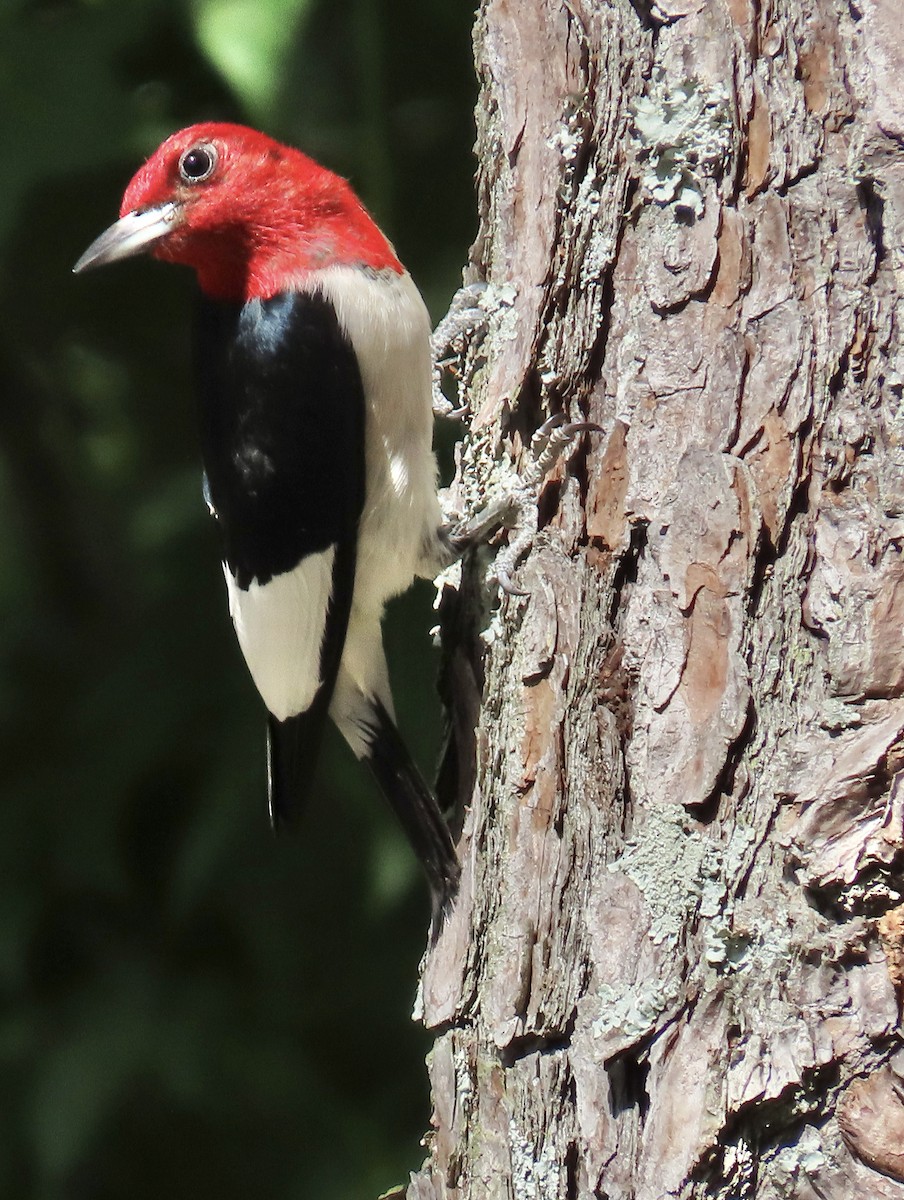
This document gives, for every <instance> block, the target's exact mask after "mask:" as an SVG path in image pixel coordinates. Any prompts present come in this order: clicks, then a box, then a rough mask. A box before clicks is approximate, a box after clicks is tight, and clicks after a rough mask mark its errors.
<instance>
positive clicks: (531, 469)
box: [442, 413, 603, 596]
mask: <svg viewBox="0 0 904 1200" xmlns="http://www.w3.org/2000/svg"><path fill="white" fill-rule="evenodd" d="M602 432H603V430H602V427H601V426H600V425H597V424H595V423H594V422H592V421H568V420H566V418H565V416H564V415H563V414H562V413H556V414H554V415H553V416H551V417H549V418H548V420H546V421H544V422H543V424H542V425H541V426H540V427H539V429H537V431H536V432H535V433H534V435H533V438H532V439H531V446H530V451H531V461H530V463H529V465H528V467H527V469H526V470H525V471H523V472H522V473H520V474H516V473H514V472H513V473H512V475H511V477H509V478H508V479H505V480H504V481H502V483H501V485H499V492H498V495H497V496H496V498H495V499H493V500H492V501H491V502H490V503H489V504H487V505H486V506H485V507H484V508H482V509H480V510H479V511H478V512H476V513H475V514H474V515H473V516H470V517H466V518H464V519H460V520H457V521H456V520H450V522H449V523H448V524H447V525H446V526H445V527H444V529H443V530H442V540H443V543H444V546H445V547H446V548H447V551H448V558H447V561H446V563H445V566H446V568H448V567H449V566H450V565H452V564H453V563H456V562H457V561H458V560H459V559H460V558H461V557H462V555H464V554H465V553H466V552H467V551H468V550H471V549H474V548H476V547H477V546H481V545H484V544H485V543H487V542H488V541H489V540H490V539H491V538H492V537H494V536H495V535H496V534H497V533H498V532H499V531H500V530H502V529H508V530H510V531H511V532H510V534H509V538H508V542H507V544H506V545H505V546H503V547H502V548H501V549H500V550H499V551H498V552H497V554H496V557H495V560H494V562H493V564H492V566H491V567H490V569H489V571H488V573H487V581H488V583H490V584H491V585H495V586H498V587H499V588H501V589H502V591H503V592H505V593H506V595H509V596H525V595H528V593H527V592H524V591H522V590H521V589H520V588H518V587H516V586H515V584H514V583H513V582H512V576H513V575H514V573H515V570H516V568H517V566H518V563H519V562H520V560H521V559H522V558H523V557H524V556H525V555H526V554H527V553H528V551H529V550H530V548H531V546H532V545H533V541H534V538H535V537H536V535H537V501H538V499H539V494H540V489H541V488H542V486H543V483H544V481H545V479H546V477H547V476H548V475H549V473H550V471H551V470H552V469H553V467H555V465H556V463H557V462H558V461H559V458H560V457H561V456H562V454H563V452H564V451H565V449H566V448H567V447H569V446H571V445H573V443H574V440H575V438H577V437H579V436H580V435H581V434H583V433H602Z"/></svg>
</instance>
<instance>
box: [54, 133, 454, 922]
mask: <svg viewBox="0 0 904 1200" xmlns="http://www.w3.org/2000/svg"><path fill="white" fill-rule="evenodd" d="M143 251H147V252H149V253H150V254H152V255H153V256H154V257H156V258H160V259H165V260H166V261H168V262H177V263H185V264H187V265H188V266H190V267H193V268H194V270H195V272H196V275H197V279H198V283H199V285H200V304H199V315H198V324H197V338H196V358H197V380H198V391H199V401H200V424H201V451H202V458H203V462H204V471H205V477H206V478H205V495H206V497H207V500H208V503H209V505H210V508H211V511H212V512H213V513H214V514H215V516H216V517H217V519H218V522H219V527H220V530H221V533H222V536H223V545H224V551H223V555H224V557H223V571H224V574H225V577H226V590H227V593H228V598H229V610H230V613H231V615H232V620H233V623H234V625H235V631H236V634H237V636H238V640H239V645H240V646H241V649H242V653H243V654H244V656H245V661H246V662H247V664H248V668H249V670H250V672H251V676H252V678H253V680H254V682H255V684H256V686H257V689H258V691H259V692H260V694H261V696H262V698H263V700H264V703H265V705H266V707H267V710H268V713H269V722H268V734H269V736H268V747H269V750H268V764H269V789H270V812H271V817H272V820H273V822H274V824H277V825H278V824H280V823H281V822H283V821H284V820H286V819H287V818H288V817H289V816H290V815H291V813H292V811H293V809H294V808H295V807H296V806H297V804H298V803H299V801H300V798H301V795H302V793H303V791H304V789H305V787H306V785H307V783H308V781H309V777H310V773H311V771H312V769H313V765H314V760H315V758H316V754H317V750H318V747H319V744H320V740H321V736H322V729H323V722H324V720H325V718H326V715H327V713H329V715H330V716H331V717H332V719H333V720H334V721H335V723H336V725H337V726H338V727H339V729H340V731H341V732H342V734H343V736H344V737H345V739H346V741H347V742H348V743H349V745H350V746H351V748H352V750H353V751H354V753H355V755H356V756H357V757H358V758H359V759H364V760H365V761H366V762H367V763H368V764H369V765H370V767H371V769H372V770H373V772H374V775H375V776H376V779H377V781H378V783H379V785H380V788H381V789H382V791H383V792H384V794H385V795H386V797H387V799H388V800H389V802H390V804H391V805H392V807H393V808H394V810H395V812H396V814H397V816H398V817H399V819H400V821H401V823H402V825H403V826H404V828H405V832H406V834H407V836H408V838H409V840H410V842H411V844H412V846H413V848H414V850H415V852H416V853H417V855H418V857H419V858H420V860H421V862H422V863H423V865H424V868H425V871H426V874H427V877H428V880H429V883H430V886H431V890H432V893H433V898H434V907H435V908H436V909H438V908H440V907H441V906H442V905H443V904H445V903H446V902H447V901H448V899H449V897H450V896H451V894H452V893H453V891H454V888H455V885H456V882H457V878H458V862H457V859H456V856H455V851H454V848H453V846H452V842H451V839H450V837H449V833H448V830H447V828H446V825H445V822H444V821H443V818H442V814H441V813H440V810H439V807H438V805H437V802H436V799H435V797H434V795H433V793H432V791H431V789H430V788H429V787H428V786H427V784H426V783H425V782H424V780H423V779H422V777H421V775H420V774H419V772H418V770H417V768H416V767H415V765H414V763H413V762H412V760H411V757H410V755H409V754H408V752H407V750H406V749H405V746H404V744H403V742H402V740H401V738H400V736H399V733H398V730H397V729H396V726H395V722H394V718H393V705H392V697H391V694H390V690H389V680H388V675H387V670H386V660H385V657H384V654H383V644H382V634H381V620H382V617H383V609H384V606H385V604H386V602H387V600H389V599H390V597H392V596H395V595H398V594H399V593H400V592H403V591H404V590H405V589H406V588H407V587H408V586H409V585H410V583H411V582H412V580H413V578H414V577H415V576H416V575H419V574H421V575H425V576H428V577H429V576H432V575H433V574H435V573H436V570H437V568H438V566H439V565H441V562H442V559H443V557H444V545H443V535H442V532H441V513H440V507H439V501H438V499H437V494H436V463H435V460H434V456H433V451H432V447H431V443H432V426H433V419H432V408H431V359H430V322H429V318H428V315H427V310H426V308H425V306H424V302H423V300H422V299H421V296H420V293H419V292H418V290H417V288H416V287H415V286H414V284H413V283H412V281H411V277H410V276H409V275H408V273H407V272H406V271H405V269H404V268H403V266H402V264H401V263H400V262H399V260H398V259H397V258H396V255H395V251H394V250H393V248H392V246H391V245H390V243H389V242H388V241H387V239H386V238H385V237H384V235H383V234H382V233H381V232H380V230H379V229H378V228H377V226H376V225H375V224H374V222H373V221H372V219H371V218H370V216H369V215H368V213H367V212H366V211H365V209H364V207H363V205H362V204H361V202H360V201H359V200H358V198H357V197H356V196H355V194H354V193H353V192H352V190H351V188H350V187H349V185H348V184H347V183H346V182H345V181H344V180H342V179H340V178H338V177H337V176H336V175H334V174H332V173H331V172H330V171H327V170H325V169H324V168H323V167H320V166H318V165H317V164H316V163H315V162H313V161H312V160H311V159H310V158H307V157H306V156H305V155H304V154H302V153H300V152H299V151H298V150H294V149H290V148H289V147H287V146H282V145H280V144H279V143H277V142H274V141H272V140H271V139H270V138H268V137H265V136H264V135H263V134H260V133H256V132H255V131H253V130H251V129H245V128H243V127H241V126H238V125H226V124H219V123H217V124H202V125H194V126H192V127H191V128H189V129H184V130H182V131H181V132H179V133H175V134H173V136H172V137H170V138H168V139H167V140H166V141H165V142H164V143H163V144H162V145H161V146H160V147H159V149H158V150H157V151H156V152H155V153H154V154H153V155H152V156H151V158H150V159H149V160H148V161H147V162H146V163H145V165H144V166H143V167H142V168H141V170H139V171H138V173H137V174H136V175H135V177H134V179H133V180H132V182H131V183H130V184H129V186H128V188H127V189H126V192H125V196H124V198H123V201H122V206H121V209H120V219H119V220H118V221H117V222H116V223H115V224H114V225H112V226H111V227H110V228H109V229H108V230H107V231H106V232H105V233H103V234H101V236H100V237H99V238H98V239H97V240H96V241H95V242H94V243H93V245H91V246H90V247H89V249H88V250H87V251H86V252H85V253H84V254H83V255H82V257H81V258H80V259H79V261H78V263H77V264H76V266H75V270H76V271H81V270H85V269H86V268H88V267H95V266H100V265H101V264H103V263H108V262H114V261H116V260H118V259H121V258H128V257H130V256H132V255H134V254H138V253H141V252H143Z"/></svg>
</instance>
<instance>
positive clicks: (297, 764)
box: [267, 709, 323, 831]
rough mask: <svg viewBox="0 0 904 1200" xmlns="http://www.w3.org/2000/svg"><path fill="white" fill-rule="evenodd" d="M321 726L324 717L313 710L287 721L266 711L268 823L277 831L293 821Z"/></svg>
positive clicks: (311, 772)
mask: <svg viewBox="0 0 904 1200" xmlns="http://www.w3.org/2000/svg"><path fill="white" fill-rule="evenodd" d="M322 729H323V717H322V715H321V714H319V713H316V712H314V711H312V709H308V711H307V712H303V713H299V714H298V716H297V717H289V718H288V720H286V721H278V720H277V719H276V717H274V716H273V714H272V713H268V714H267V787H268V794H269V802H270V823H271V824H272V826H273V828H274V829H275V830H277V831H278V830H280V829H283V828H285V827H287V826H289V825H291V824H293V823H294V821H295V818H296V816H297V814H298V810H299V808H300V807H301V804H302V801H303V800H304V797H305V793H306V791H307V786H308V782H309V780H310V778H311V775H312V774H313V772H314V767H315V766H316V763H317V752H318V750H319V749H320V742H321V736H322Z"/></svg>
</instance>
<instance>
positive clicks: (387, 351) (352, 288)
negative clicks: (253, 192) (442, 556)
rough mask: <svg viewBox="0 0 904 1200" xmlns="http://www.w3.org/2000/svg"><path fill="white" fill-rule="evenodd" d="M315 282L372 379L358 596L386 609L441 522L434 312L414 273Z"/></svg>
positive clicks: (329, 272)
mask: <svg viewBox="0 0 904 1200" xmlns="http://www.w3.org/2000/svg"><path fill="white" fill-rule="evenodd" d="M308 286H310V284H308ZM315 286H316V287H317V288H318V289H319V290H320V291H322V293H323V295H324V296H326V297H327V299H329V300H330V302H331V303H332V304H333V307H334V308H335V310H336V315H337V317H338V318H339V323H340V325H341V326H342V328H343V329H344V331H345V332H346V334H347V335H348V338H349V340H350V341H351V343H352V346H353V348H354V350H355V354H356V356H357V359H358V366H359V369H360V372H361V380H362V383H363V385H364V397H365V402H366V404H367V416H366V427H367V435H366V436H367V445H366V464H367V491H366V496H365V502H364V513H363V515H362V519H361V531H360V536H359V539H358V569H357V580H356V588H355V602H356V604H359V605H363V606H364V607H366V608H368V609H379V608H380V607H382V605H383V604H384V603H385V601H386V600H388V599H389V598H390V597H391V596H394V595H397V594H398V593H400V592H403V591H404V590H405V589H406V588H407V587H408V586H409V584H410V583H411V581H412V579H413V578H414V575H415V574H416V572H417V569H418V565H419V563H420V561H421V559H422V558H423V555H424V552H425V548H426V547H427V546H428V545H429V544H431V543H432V539H433V538H434V536H435V533H436V530H437V529H438V528H439V524H440V520H441V515H440V507H439V501H438V499H437V495H436V459H435V458H434V455H433V449H432V440H433V405H432V399H431V396H432V392H431V361H430V317H429V314H428V313H427V308H426V306H425V304H424V301H423V299H422V298H421V294H420V292H419V291H418V290H417V288H416V287H415V285H414V283H413V282H412V279H411V276H410V275H408V274H407V273H405V274H403V275H399V274H397V273H396V272H394V271H380V272H373V271H368V270H366V269H362V268H356V267H328V268H326V269H324V270H322V271H319V272H317V274H316V277H315Z"/></svg>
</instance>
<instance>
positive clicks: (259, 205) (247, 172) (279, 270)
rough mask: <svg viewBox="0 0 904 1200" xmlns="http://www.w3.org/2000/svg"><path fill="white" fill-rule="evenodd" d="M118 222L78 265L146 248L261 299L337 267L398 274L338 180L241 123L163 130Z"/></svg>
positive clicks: (202, 278) (208, 287)
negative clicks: (167, 134) (164, 135)
mask: <svg viewBox="0 0 904 1200" xmlns="http://www.w3.org/2000/svg"><path fill="white" fill-rule="evenodd" d="M120 218H121V219H120V221H118V222H117V223H116V225H113V226H112V227H111V228H110V229H108V230H107V232H106V233H104V234H102V235H101V236H100V237H99V238H98V239H97V241H96V242H95V243H94V244H93V245H92V246H91V247H89V249H88V250H87V251H86V252H85V254H84V255H82V258H81V259H80V260H79V262H78V263H77V264H76V270H81V269H84V268H85V267H89V266H94V265H98V266H99V265H100V264H101V263H104V262H110V261H112V260H113V259H117V258H125V257H128V256H130V255H132V254H137V253H140V252H141V251H143V250H147V251H149V252H150V253H151V254H153V255H154V256H155V257H156V258H161V259H165V260H167V261H168V262H180V263H186V264H187V265H188V266H191V267H194V269H195V271H196V272H197V275H198V280H199V282H200V284H201V287H202V288H203V289H204V291H205V292H207V293H208V294H209V295H211V296H215V297H217V298H220V299H230V300H248V299H252V298H255V297H257V298H261V299H266V298H268V297H269V296H272V295H275V294H276V293H277V292H280V291H284V290H286V288H287V287H291V286H292V285H293V284H297V283H298V282H300V281H301V280H302V279H303V278H304V277H305V276H306V275H307V274H309V273H310V272H311V271H314V270H318V269H320V268H323V267H328V266H334V265H345V266H353V265H354V266H365V267H369V268H371V269H373V270H383V269H390V270H393V271H397V272H401V271H402V269H403V268H402V266H401V264H400V263H399V260H398V259H397V258H396V256H395V253H394V251H393V249H392V246H391V245H390V243H389V242H388V241H387V239H386V238H385V237H384V236H383V234H382V233H381V232H380V230H379V229H378V228H377V226H376V225H375V224H374V222H373V221H372V219H371V218H370V216H369V215H368V213H367V211H366V210H365V208H364V206H363V205H362V204H361V202H360V200H358V198H357V196H356V195H355V194H354V192H353V191H352V189H351V188H350V187H349V185H348V184H347V183H346V182H345V180H344V179H340V178H339V177H338V176H337V175H334V174H333V173H332V172H331V171H327V170H326V169H325V168H324V167H321V166H318V164H317V163H315V162H314V161H313V160H312V159H310V158H308V157H307V156H306V155H304V154H302V153H301V152H300V151H299V150H293V149H291V148H290V147H288V146H282V145H280V144H279V142H275V141H273V140H272V139H271V138H268V137H266V136H265V135H264V134H262V133H257V132H255V130H253V129H246V128H245V127H244V126H241V125H226V124H221V123H207V124H202V125H192V126H191V127H190V128H188V129H183V130H180V132H179V133H174V134H173V135H172V136H171V137H169V138H167V139H166V141H165V142H163V144H162V145H161V146H159V147H158V149H157V150H156V151H155V152H154V153H153V154H152V155H151V157H150V158H149V159H148V161H147V162H146V163H145V164H144V166H143V167H142V168H141V169H140V170H139V171H138V172H137V174H136V175H135V177H134V178H133V179H132V182H131V183H130V184H129V186H128V187H127V188H126V192H125V195H124V196H123V201H122V206H121V208H120Z"/></svg>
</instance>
